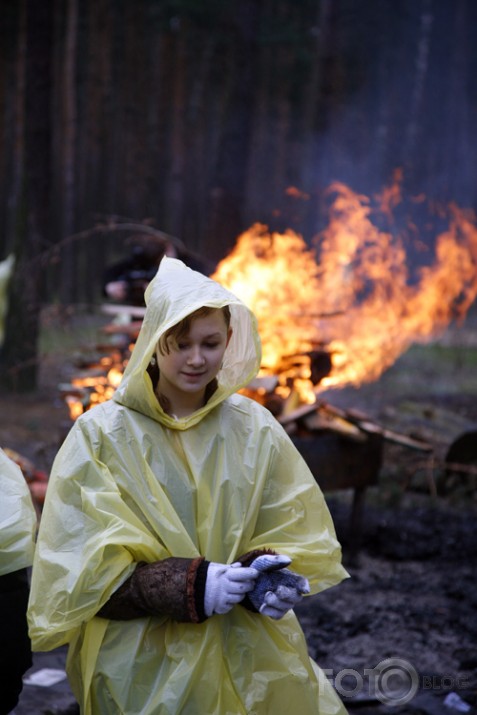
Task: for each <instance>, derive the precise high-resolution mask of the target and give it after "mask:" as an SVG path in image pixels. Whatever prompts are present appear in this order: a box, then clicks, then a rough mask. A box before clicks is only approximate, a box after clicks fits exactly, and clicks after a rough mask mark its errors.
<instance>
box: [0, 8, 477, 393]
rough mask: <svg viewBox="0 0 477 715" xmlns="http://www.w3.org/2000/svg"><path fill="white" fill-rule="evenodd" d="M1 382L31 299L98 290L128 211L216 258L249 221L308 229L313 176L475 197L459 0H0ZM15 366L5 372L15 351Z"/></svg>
mask: <svg viewBox="0 0 477 715" xmlns="http://www.w3.org/2000/svg"><path fill="white" fill-rule="evenodd" d="M1 11H2V12H1V23H0V260H2V259H4V258H5V257H6V256H8V255H10V254H14V256H15V261H16V263H15V272H14V276H13V280H12V281H11V285H10V310H9V313H8V316H7V323H6V340H5V343H4V346H3V349H2V352H1V354H0V374H1V384H2V386H3V387H6V388H7V389H8V388H9V387H10V388H11V387H12V384H11V380H10V375H11V370H12V368H15V380H14V385H15V388H16V389H18V387H19V386H21V388H22V389H25V390H28V389H31V388H33V387H34V386H35V383H36V379H37V360H36V355H37V341H38V332H39V315H40V311H41V308H42V306H43V305H45V304H50V303H58V304H60V305H62V306H68V305H70V304H78V303H82V304H93V303H94V302H95V301H98V300H101V275H102V272H103V270H104V267H105V266H106V265H108V264H109V263H111V262H112V261H113V260H115V259H116V258H117V257H119V256H120V255H121V253H122V252H123V250H124V242H125V240H126V239H127V231H125V230H123V229H124V224H128V223H132V224H136V225H137V224H141V225H143V226H148V227H149V228H153V229H157V230H158V231H161V232H164V233H166V234H169V235H172V236H173V237H177V238H178V239H179V240H180V241H181V242H182V243H183V244H184V245H185V246H186V247H187V249H188V250H189V251H191V252H193V253H195V254H198V255H200V256H202V257H203V259H204V260H206V261H208V262H210V263H211V265H215V264H216V263H217V262H218V261H219V260H221V259H222V258H224V257H225V256H226V255H227V253H228V252H229V251H230V250H231V248H232V247H233V246H234V244H235V242H236V239H237V237H238V235H239V234H240V233H241V232H242V231H244V230H246V229H247V228H248V227H249V226H250V225H252V224H253V223H255V222H257V221H258V222H261V223H263V224H266V225H267V226H269V227H270V230H272V231H274V230H277V231H284V230H286V229H287V228H291V229H293V230H295V231H297V232H298V233H300V234H302V235H303V237H304V238H305V240H306V241H307V242H308V243H310V242H311V240H312V238H313V237H314V236H316V235H317V234H319V232H320V230H321V229H322V228H323V226H324V225H325V224H326V221H327V202H328V198H329V197H328V187H329V186H330V184H331V183H332V182H333V181H340V182H344V183H346V184H348V185H349V186H351V188H352V189H353V190H355V191H357V192H359V193H363V194H366V195H369V196H372V195H373V194H375V193H376V192H379V191H381V190H382V189H383V186H385V185H387V184H389V183H390V182H391V181H392V177H393V176H394V174H395V172H396V171H397V170H399V171H401V172H402V190H403V192H404V194H405V195H406V196H408V197H416V196H419V195H422V194H425V195H426V196H427V197H428V198H429V199H430V200H432V201H434V202H436V203H439V202H442V203H444V204H446V203H449V202H452V201H453V202H456V203H457V204H458V205H460V206H463V207H469V208H471V209H474V208H475V205H476V199H477V197H476V186H477V184H476V167H477V141H476V140H475V138H476V137H475V127H476V126H477V121H476V120H477V46H476V43H475V41H474V34H475V28H476V26H477V25H476V21H477V4H476V3H474V2H472V1H471V0H398V1H397V2H395V1H394V0H299V1H297V0H135V1H134V2H132V0H129V2H128V0H41V2H38V0H2V2H1ZM19 365H20V366H22V367H21V375H20V379H19V373H18V366H19Z"/></svg>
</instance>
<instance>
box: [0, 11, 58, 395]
mask: <svg viewBox="0 0 477 715" xmlns="http://www.w3.org/2000/svg"><path fill="white" fill-rule="evenodd" d="M21 13H22V18H23V19H24V22H22V29H21V31H20V47H21V46H22V43H23V38H24V37H25V38H26V39H25V46H26V48H27V54H26V63H25V70H26V73H25V92H24V94H23V102H24V107H25V113H24V116H25V118H28V121H25V124H24V126H23V132H24V137H25V153H24V171H23V177H24V178H23V182H22V196H21V199H20V201H19V206H18V210H17V216H18V220H17V228H16V235H15V247H14V248H15V256H16V268H15V272H14V275H13V279H12V282H11V289H10V295H9V311H8V315H7V321H6V338H5V343H4V346H3V351H2V356H1V357H2V371H1V383H2V386H3V387H4V388H6V389H9V390H16V391H29V390H33V389H35V388H36V386H37V377H38V335H39V318H40V286H41V275H40V269H39V263H38V261H37V258H38V256H39V254H40V252H41V249H42V246H43V245H45V243H46V237H47V235H48V232H49V185H50V182H49V156H50V122H49V119H50V117H49V112H50V88H51V86H50V79H51V77H50V69H51V68H50V54H49V48H50V46H51V16H52V15H51V2H50V0H43V1H42V2H41V3H38V2H36V0H22V6H21ZM46 48H48V49H46Z"/></svg>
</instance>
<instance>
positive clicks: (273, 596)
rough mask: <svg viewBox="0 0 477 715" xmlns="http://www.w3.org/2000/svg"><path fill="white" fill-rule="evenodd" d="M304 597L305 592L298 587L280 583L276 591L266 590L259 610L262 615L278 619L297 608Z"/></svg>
mask: <svg viewBox="0 0 477 715" xmlns="http://www.w3.org/2000/svg"><path fill="white" fill-rule="evenodd" d="M301 578H302V577H301ZM305 581H306V579H305ZM307 583H308V582H307ZM309 592H310V587H309V586H308V591H307V593H309ZM302 598H303V592H302V591H299V590H298V589H297V588H290V587H289V586H281V585H278V586H277V587H276V589H275V591H266V593H265V595H264V597H263V603H262V605H261V606H260V609H259V610H260V613H261V614H262V616H269V617H270V618H274V619H275V620H277V621H278V620H279V619H280V618H283V616H284V615H285V613H287V612H288V611H290V610H291V609H292V608H295V606H296V605H297V603H300V601H301V600H302Z"/></svg>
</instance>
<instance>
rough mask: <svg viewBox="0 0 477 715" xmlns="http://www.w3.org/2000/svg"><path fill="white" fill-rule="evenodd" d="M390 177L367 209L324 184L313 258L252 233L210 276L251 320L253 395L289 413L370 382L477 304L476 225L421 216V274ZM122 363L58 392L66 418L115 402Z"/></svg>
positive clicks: (417, 245)
mask: <svg viewBox="0 0 477 715" xmlns="http://www.w3.org/2000/svg"><path fill="white" fill-rule="evenodd" d="M396 178H397V180H396V181H395V182H394V184H393V185H392V186H389V187H387V188H385V189H384V190H383V192H382V194H380V195H379V196H377V197H375V199H374V201H371V200H370V199H369V198H368V197H366V196H363V195H359V194H357V193H355V192H354V191H352V190H351V189H350V188H349V187H348V186H346V185H345V184H342V183H334V184H332V185H331V186H330V187H329V190H328V195H329V197H330V217H329V222H328V226H327V227H326V229H325V230H324V231H322V233H320V234H319V235H318V236H317V237H316V238H315V239H314V241H313V246H312V247H310V246H308V245H307V244H306V243H305V241H304V240H303V238H302V237H301V236H299V235H297V234H296V233H294V232H293V231H292V230H287V231H286V232H285V233H284V234H279V233H270V232H269V231H268V229H267V227H266V226H263V225H261V224H255V225H254V226H252V227H251V228H250V229H249V230H248V231H246V232H245V233H243V234H242V235H241V236H240V237H239V238H238V240H237V243H236V246H235V248H234V249H233V250H232V252H231V253H230V254H229V255H228V256H227V257H226V258H225V259H224V260H223V261H221V263H220V264H219V265H218V267H217V270H216V272H215V273H214V275H213V276H212V278H214V279H215V280H217V281H218V282H219V283H221V284H223V285H224V286H225V287H227V288H229V289H230V290H231V291H232V292H233V293H235V294H236V295H237V296H239V297H240V298H241V299H242V300H243V301H244V302H245V303H246V304H247V305H248V306H249V307H250V308H251V309H252V310H253V311H254V313H255V314H256V316H257V318H258V322H259V331H260V336H261V338H262V344H263V362H262V367H261V371H260V375H259V377H260V378H262V380H261V381H259V382H260V384H259V387H258V388H256V387H255V386H254V389H253V390H251V391H250V392H251V394H252V396H254V397H256V398H257V399H259V398H260V395H261V394H263V393H264V392H270V391H272V390H273V391H274V394H276V395H277V396H278V398H279V399H281V400H286V401H287V402H286V408H285V409H286V410H290V409H292V408H293V407H295V406H298V404H300V403H303V402H305V403H306V402H308V403H313V402H315V400H316V397H317V394H318V393H319V392H321V391H323V390H326V389H330V388H333V389H338V388H342V387H345V386H348V385H353V386H359V385H361V384H363V383H365V382H372V381H374V380H376V379H378V378H379V377H380V375H381V374H382V373H383V372H384V371H385V370H386V369H387V368H388V367H390V366H391V365H392V364H393V363H394V362H395V361H396V359H397V358H398V357H399V356H400V355H401V354H402V353H403V352H404V351H405V350H406V349H407V348H408V347H409V346H410V345H411V344H412V343H415V342H426V341H428V340H430V339H432V338H435V337H437V336H438V335H439V334H441V333H442V332H443V331H444V329H445V328H446V327H447V326H448V325H449V323H450V322H451V321H452V320H453V319H459V318H463V317H464V316H465V314H466V312H467V310H468V308H469V307H470V305H471V304H472V303H473V301H474V299H475V297H476V295H477V228H476V221H475V215H474V214H473V213H472V212H466V211H464V210H462V209H460V208H459V207H458V206H455V205H451V206H450V207H449V208H448V209H446V210H445V211H442V210H441V211H440V213H439V214H435V216H434V217H432V216H430V214H429V213H428V208H427V207H426V209H425V210H426V223H427V224H430V223H431V218H435V219H436V220H439V221H440V222H441V224H442V226H443V228H441V229H440V230H437V229H436V230H435V231H434V233H433V234H432V239H433V240H434V243H435V247H434V250H433V251H432V260H430V261H428V263H430V265H422V266H420V267H418V268H415V267H414V266H413V263H415V258H416V256H417V257H418V259H419V260H420V261H421V262H422V257H424V258H425V257H426V253H427V255H428V256H430V255H431V249H430V248H429V242H425V241H423V240H422V239H421V238H420V237H419V232H418V230H417V229H416V226H415V225H413V224H412V223H409V222H408V223H407V225H406V227H405V228H404V229H403V230H401V231H398V229H397V222H396V221H395V218H394V216H395V213H396V212H397V211H399V209H402V197H401V190H400V178H401V177H400V176H399V175H398V176H397V177H396ZM290 191H291V190H290ZM289 193H290V192H289ZM424 202H425V197H422V196H421V197H418V198H416V199H414V203H415V205H416V206H418V207H419V206H420V207H421V209H422V207H423V206H424ZM444 223H445V225H444ZM413 257H414V258H413ZM108 360H109V362H108ZM104 361H106V362H104ZM126 363H127V359H124V356H122V357H121V356H119V357H118V356H117V355H116V356H112V357H110V358H103V364H102V365H101V366H100V368H101V369H100V370H99V373H98V375H95V376H94V377H84V378H77V379H75V380H73V382H72V385H71V386H70V389H69V390H67V391H66V392H65V399H66V401H67V403H68V405H69V408H70V414H71V417H72V419H75V418H76V417H77V416H78V415H79V414H81V413H82V412H84V411H85V410H87V409H89V407H91V406H92V405H94V404H96V403H97V402H102V401H104V400H106V399H109V398H110V397H111V396H112V394H113V393H114V390H115V389H116V387H117V385H118V384H119V382H120V380H121V377H122V373H123V370H124V367H125V365H126Z"/></svg>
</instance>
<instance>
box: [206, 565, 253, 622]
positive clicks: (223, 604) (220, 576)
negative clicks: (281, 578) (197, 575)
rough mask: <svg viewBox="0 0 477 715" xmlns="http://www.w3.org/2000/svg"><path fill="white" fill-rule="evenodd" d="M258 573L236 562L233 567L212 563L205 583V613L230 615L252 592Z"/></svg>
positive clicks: (207, 614) (209, 614) (208, 614)
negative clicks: (234, 607)
mask: <svg viewBox="0 0 477 715" xmlns="http://www.w3.org/2000/svg"><path fill="white" fill-rule="evenodd" d="M257 576H258V571H256V570H255V569H252V568H249V567H246V566H242V564H241V563H239V562H236V563H234V564H231V565H227V564H217V563H215V562H213V561H212V562H211V563H210V564H209V568H208V569H207V580H206V582H205V596H204V611H205V615H206V616H212V615H213V614H214V613H228V612H229V611H230V610H231V609H232V607H233V606H235V604H236V603H240V601H241V600H242V599H243V598H244V596H245V595H246V594H247V593H248V592H249V591H251V590H252V588H253V587H254V585H255V579H256V578H257Z"/></svg>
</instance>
